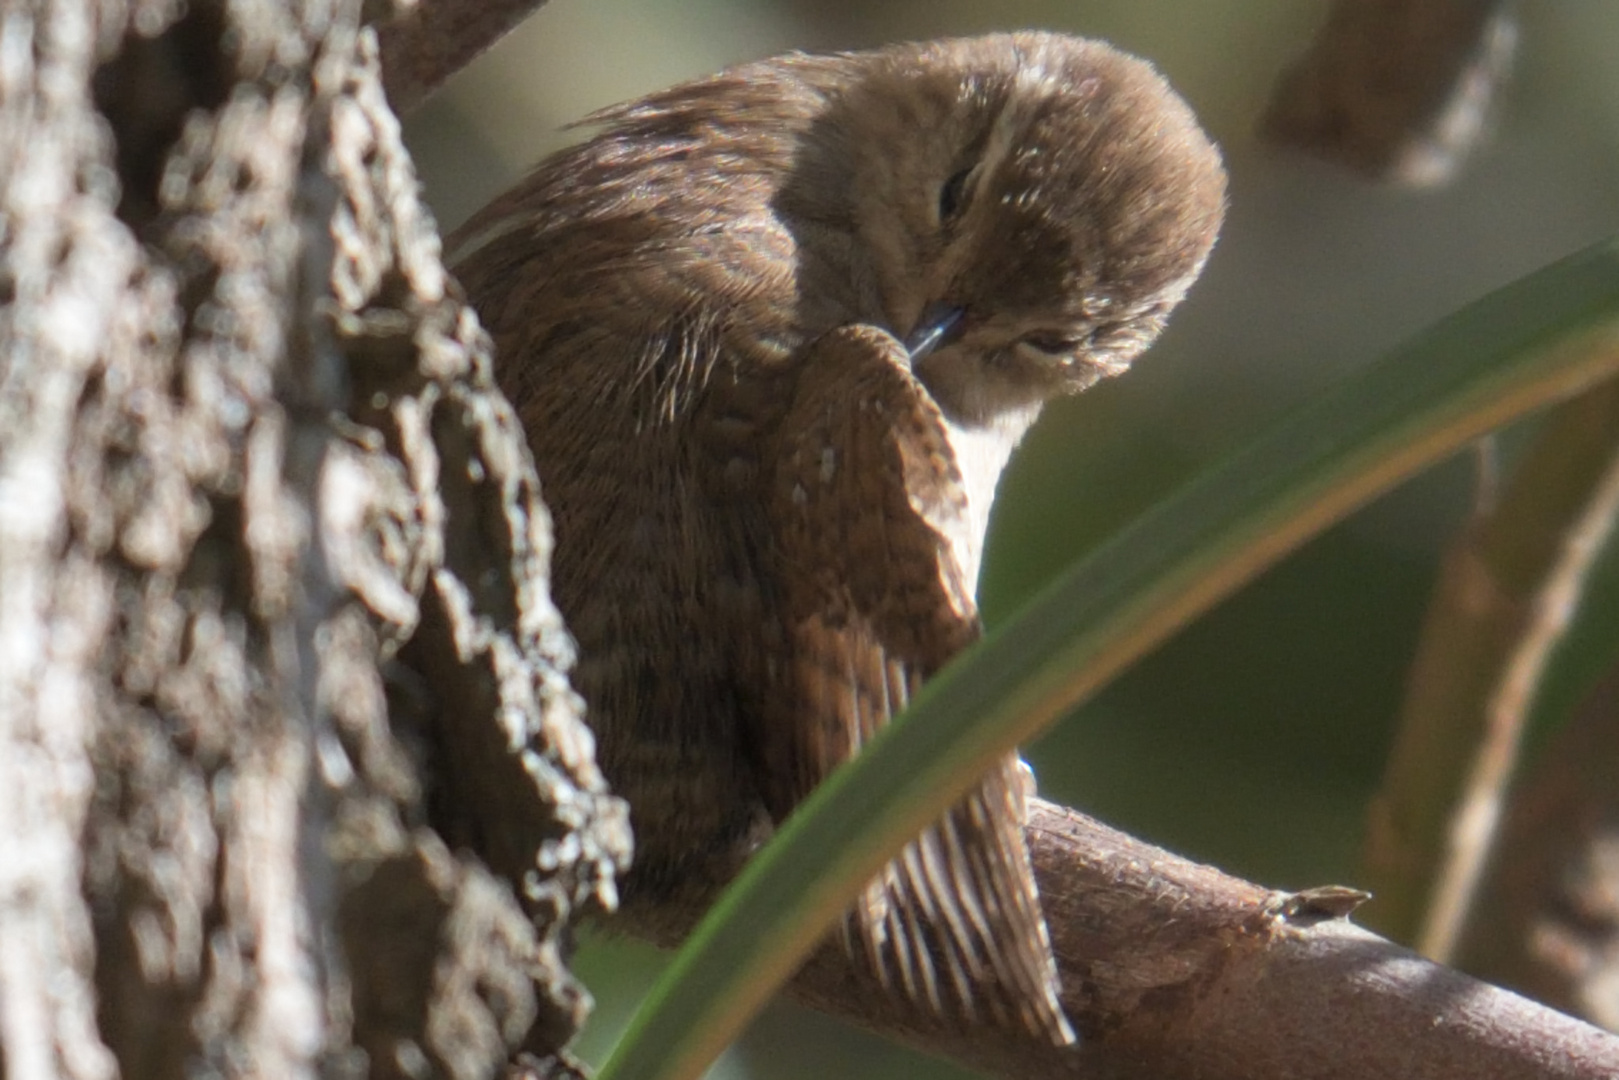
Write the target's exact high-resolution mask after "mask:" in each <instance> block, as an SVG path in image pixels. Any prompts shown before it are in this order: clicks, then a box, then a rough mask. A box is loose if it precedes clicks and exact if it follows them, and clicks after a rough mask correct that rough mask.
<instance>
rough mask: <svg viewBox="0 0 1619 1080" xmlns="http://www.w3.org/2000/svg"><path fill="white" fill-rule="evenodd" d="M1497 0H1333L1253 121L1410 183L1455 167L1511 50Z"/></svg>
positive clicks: (1293, 142) (1506, 17)
mask: <svg viewBox="0 0 1619 1080" xmlns="http://www.w3.org/2000/svg"><path fill="white" fill-rule="evenodd" d="M1516 36H1517V34H1516V29H1515V24H1514V22H1513V19H1512V17H1511V15H1510V14H1508V13H1507V11H1506V8H1505V5H1504V4H1503V3H1501V0H1339V2H1338V3H1336V4H1334V5H1333V8H1332V11H1331V13H1330V14H1329V15H1328V17H1327V22H1326V24H1325V25H1324V26H1323V27H1322V30H1321V34H1320V36H1319V37H1317V39H1316V40H1315V42H1314V44H1312V45H1311V47H1310V50H1309V52H1308V53H1306V54H1305V56H1304V57H1303V58H1302V59H1301V60H1300V61H1299V62H1298V64H1296V65H1295V66H1294V67H1293V68H1292V69H1291V70H1289V71H1288V72H1287V73H1286V74H1285V75H1283V76H1282V78H1281V79H1280V80H1279V81H1278V82H1277V85H1276V90H1275V92H1274V93H1273V94H1272V96H1271V101H1270V105H1269V106H1268V107H1267V108H1266V110H1265V115H1264V117H1263V118H1262V119H1261V121H1260V134H1261V135H1262V136H1264V137H1265V138H1266V139H1269V140H1270V141H1271V142H1274V143H1277V144H1278V145H1282V146H1289V147H1293V148H1296V149H1300V150H1304V151H1306V152H1308V153H1312V154H1315V155H1317V156H1319V157H1323V158H1327V159H1328V160H1331V161H1335V162H1338V163H1339V164H1342V165H1346V166H1348V167H1350V168H1352V169H1355V170H1356V171H1358V172H1362V173H1366V174H1368V175H1370V176H1372V177H1374V178H1376V179H1380V180H1388V181H1391V182H1393V183H1397V184H1405V185H1408V186H1412V187H1426V186H1430V185H1434V184H1441V183H1444V182H1445V181H1447V180H1449V179H1450V178H1451V176H1452V175H1454V173H1455V171H1456V168H1457V167H1458V165H1459V164H1460V163H1461V161H1462V160H1463V159H1465V158H1466V156H1467V153H1468V151H1469V150H1471V149H1472V147H1473V145H1474V144H1475V143H1476V142H1477V140H1478V137H1479V135H1480V133H1481V132H1482V130H1483V128H1484V124H1485V120H1486V118H1487V115H1488V111H1489V106H1490V99H1491V97H1492V96H1493V95H1494V92H1495V88H1496V86H1497V84H1498V83H1499V82H1500V81H1501V79H1502V77H1503V75H1504V73H1505V71H1506V69H1507V67H1508V66H1509V64H1510V62H1511V58H1512V52H1513V46H1514V43H1515V39H1516Z"/></svg>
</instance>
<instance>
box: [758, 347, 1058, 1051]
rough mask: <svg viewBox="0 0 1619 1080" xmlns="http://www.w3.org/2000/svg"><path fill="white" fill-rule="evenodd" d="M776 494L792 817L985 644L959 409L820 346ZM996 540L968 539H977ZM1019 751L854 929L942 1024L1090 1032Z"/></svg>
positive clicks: (769, 764) (773, 508)
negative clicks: (1032, 847)
mask: <svg viewBox="0 0 1619 1080" xmlns="http://www.w3.org/2000/svg"><path fill="white" fill-rule="evenodd" d="M801 371H802V374H801V375H800V378H799V382H798V385H797V387H796V389H795V391H794V395H793V399H792V402H791V404H790V405H789V406H788V411H787V414H786V416H785V418H784V420H783V422H782V424H781V426H780V428H779V429H778V431H779V436H778V437H779V438H780V440H781V444H780V445H779V446H778V447H777V452H776V454H775V455H774V457H773V460H774V461H775V462H776V472H775V475H774V477H773V478H772V481H771V490H770V493H769V496H768V511H767V512H768V514H769V517H770V528H771V534H772V536H773V537H774V544H775V557H776V558H777V559H778V560H779V565H778V568H777V569H778V572H777V573H776V574H775V575H774V580H775V583H776V588H777V589H778V590H779V596H778V603H779V604H780V609H779V610H780V611H781V613H782V624H783V631H784V633H785V635H786V638H787V642H788V646H789V649H788V659H787V661H786V663H785V665H784V666H780V667H779V668H778V670H777V671H776V672H775V675H774V678H773V680H772V684H773V692H772V693H771V694H769V695H767V698H768V700H767V701H766V702H765V703H764V708H763V709H762V711H761V712H762V715H761V717H760V721H761V723H760V730H759V731H758V732H756V739H757V741H756V750H757V752H758V753H759V754H760V755H761V757H762V761H761V772H762V774H763V775H762V777H761V784H762V787H763V788H764V793H765V797H766V800H767V802H768V803H769V805H770V809H771V812H772V814H774V815H775V816H776V817H777V819H778V820H779V819H780V818H781V817H783V816H785V814H786V813H787V812H789V811H790V810H791V809H792V807H793V806H795V805H796V804H797V803H798V802H799V801H801V800H802V799H803V798H804V797H805V796H806V795H808V793H809V792H810V791H811V790H812V789H813V788H814V787H815V786H816V785H817V784H819V783H820V782H821V781H822V780H824V779H825V778H826V777H827V775H828V774H829V773H831V771H832V770H833V769H835V768H837V767H838V766H839V765H841V764H843V763H844V762H845V761H847V760H849V759H850V758H851V757H853V756H854V755H855V754H856V753H858V752H859V750H860V747H861V745H862V744H863V743H864V742H865V741H866V740H867V739H868V738H870V737H871V736H872V735H873V734H875V733H876V731H877V730H878V729H880V728H881V727H883V726H884V725H885V724H887V723H888V721H889V720H890V719H891V718H892V717H893V716H894V715H895V714H896V713H898V712H899V711H900V710H901V709H902V708H904V706H905V704H906V702H907V701H908V700H909V699H910V697H911V695H912V694H914V693H915V692H916V691H917V689H918V688H919V687H920V686H921V684H922V682H923V680H925V679H927V678H928V677H930V676H932V675H933V674H934V673H935V672H936V671H938V670H939V669H940V668H941V667H943V666H944V665H945V664H946V663H947V662H948V661H949V660H950V659H951V657H953V656H955V655H956V654H957V653H958V652H960V651H961V650H962V649H964V648H965V647H967V646H968V645H970V644H971V643H972V642H973V641H975V640H977V638H978V637H979V635H980V627H979V620H978V609H977V605H976V604H975V603H974V600H973V582H972V581H970V580H967V578H966V575H965V572H964V568H963V567H964V561H965V559H964V555H963V553H962V549H961V547H960V545H961V544H962V543H963V542H964V540H965V538H967V537H968V536H969V532H968V530H969V529H970V528H971V526H970V525H969V523H968V519H967V509H968V508H967V499H966V494H965V490H964V487H963V485H962V479H961V474H960V471H959V469H958V468H957V464H956V460H955V455H954V454H953V452H952V449H951V444H950V441H949V438H948V434H947V431H946V428H945V422H944V418H943V417H942V416H941V414H940V412H939V410H938V407H937V406H936V405H934V403H933V401H932V399H931V398H930V397H929V396H928V394H927V392H926V391H925V390H924V389H923V387H922V386H921V385H920V384H919V383H918V382H917V381H916V379H915V377H914V376H913V375H912V374H911V371H910V362H909V357H908V356H907V354H906V352H905V349H904V347H903V346H901V345H900V343H899V342H898V341H896V340H895V339H894V338H893V337H892V336H890V335H889V334H887V333H885V332H883V331H881V330H879V329H876V328H874V327H870V326H851V327H845V328H842V329H839V330H836V331H833V332H831V333H829V334H827V335H825V336H824V337H822V338H821V339H819V340H818V341H817V342H816V343H815V344H814V345H812V346H811V352H810V354H809V355H808V356H806V357H805V358H804V363H803V365H802V368H801ZM981 539H982V538H981V537H980V538H977V540H970V541H965V542H969V543H976V542H979V541H981ZM1022 770H1023V766H1022V763H1021V762H1020V761H1019V760H1018V758H1017V756H1016V754H1012V755H1009V756H1008V757H1006V758H1005V759H1004V760H1002V761H1001V762H1000V763H999V764H998V765H997V766H996V767H995V768H994V770H992V771H991V772H990V774H989V775H988V776H986V777H985V778H984V780H983V781H982V783H980V784H979V786H978V787H977V788H976V789H974V790H973V791H972V792H971V793H970V794H969V795H968V796H967V797H966V798H965V799H963V800H962V801H961V802H960V803H958V804H957V805H955V806H954V807H952V808H951V809H950V811H949V812H948V813H947V814H946V815H945V816H944V818H942V819H941V820H940V821H938V822H937V823H936V824H934V825H933V826H931V827H930V828H929V829H928V830H927V831H926V832H924V833H923V834H922V835H921V836H920V837H918V838H917V839H916V840H914V841H912V842H911V843H910V844H909V845H907V846H906V848H905V849H904V851H903V852H902V853H901V854H900V855H899V856H898V857H897V858H895V859H894V861H893V862H891V863H890V864H889V865H888V866H887V867H886V868H884V870H883V872H882V873H881V875H879V876H878V877H877V879H876V880H874V881H872V882H871V884H870V885H868V886H867V887H866V889H865V891H864V893H863V894H862V896H861V898H860V900H859V901H858V902H857V904H856V905H855V908H854V910H853V911H852V912H851V913H850V915H849V916H848V919H847V921H846V924H845V940H846V943H847V944H848V946H849V948H850V953H851V955H852V956H853V957H854V959H855V960H856V961H857V963H862V964H864V965H865V966H868V967H869V968H870V969H871V971H872V973H873V974H875V975H876V976H877V978H879V979H880V980H882V982H883V983H884V984H885V985H888V986H896V985H897V986H898V987H899V988H900V989H902V990H903V991H904V992H905V994H906V995H907V996H908V997H909V998H910V999H911V1000H912V1001H914V1002H916V1003H917V1004H919V1005H921V1006H923V1007H924V1008H926V1009H928V1010H930V1011H931V1012H933V1013H934V1014H936V1015H939V1016H941V1017H946V1018H961V1019H965V1020H967V1021H980V1020H982V1019H983V1011H984V1010H987V1012H988V1013H989V1019H990V1020H991V1021H993V1022H994V1023H996V1024H997V1025H998V1026H1002V1027H1008V1026H1011V1027H1022V1028H1026V1029H1027V1030H1029V1031H1031V1032H1033V1033H1035V1034H1038V1035H1042V1036H1046V1037H1049V1038H1050V1039H1051V1040H1052V1041H1054V1042H1057V1043H1059V1044H1066V1043H1069V1042H1072V1041H1073V1039H1074V1035H1073V1031H1072V1028H1070V1026H1069V1024H1068V1021H1067V1019H1066V1017H1065V1016H1064V1015H1063V1011H1062V1007H1061V1005H1060V1004H1059V1003H1058V1000H1057V975H1056V970H1055V966H1054V964H1053V961H1052V958H1051V946H1050V940H1049V937H1048V935H1047V931H1046V926H1045V921H1044V918H1043V917H1042V915H1041V911H1040V904H1039V898H1038V896H1037V894H1036V892H1035V886H1034V877H1033V874H1032V872H1031V869H1030V864H1029V853H1028V849H1027V848H1026V847H1025V845H1024V841H1023V834H1022V828H1021V826H1022V823H1023V821H1024V819H1025V816H1026V807H1025V792H1024V787H1025V783H1026V781H1025V778H1024V774H1023V771H1022Z"/></svg>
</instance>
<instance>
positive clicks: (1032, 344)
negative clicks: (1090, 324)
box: [1023, 334, 1085, 356]
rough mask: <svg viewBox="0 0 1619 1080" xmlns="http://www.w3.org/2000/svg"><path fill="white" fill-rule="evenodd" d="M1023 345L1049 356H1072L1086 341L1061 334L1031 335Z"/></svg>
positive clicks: (1024, 340)
mask: <svg viewBox="0 0 1619 1080" xmlns="http://www.w3.org/2000/svg"><path fill="white" fill-rule="evenodd" d="M1023 344H1025V345H1027V346H1028V347H1029V348H1031V349H1033V350H1035V351H1036V352H1042V353H1045V354H1046V355H1047V356H1071V355H1073V354H1074V353H1076V352H1078V351H1079V348H1080V346H1082V345H1084V344H1085V339H1084V338H1079V337H1063V336H1062V335H1061V334H1030V335H1029V336H1028V337H1026V338H1024V339H1023Z"/></svg>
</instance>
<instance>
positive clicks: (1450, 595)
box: [1365, 382, 1619, 944]
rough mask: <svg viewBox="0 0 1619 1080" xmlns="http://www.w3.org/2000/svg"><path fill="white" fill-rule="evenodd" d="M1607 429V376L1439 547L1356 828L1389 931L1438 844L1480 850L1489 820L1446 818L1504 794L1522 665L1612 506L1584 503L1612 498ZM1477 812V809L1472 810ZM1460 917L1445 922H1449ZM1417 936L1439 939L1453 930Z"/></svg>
mask: <svg viewBox="0 0 1619 1080" xmlns="http://www.w3.org/2000/svg"><path fill="white" fill-rule="evenodd" d="M1616 438H1619V384H1616V383H1612V382H1610V383H1607V384H1604V385H1602V386H1599V387H1597V388H1596V389H1594V390H1592V391H1590V392H1589V393H1587V394H1585V395H1582V396H1581V397H1579V398H1577V399H1575V400H1573V401H1570V402H1568V403H1567V404H1565V405H1562V406H1560V407H1558V408H1557V409H1556V410H1554V411H1553V412H1552V413H1551V415H1550V416H1549V417H1548V418H1547V421H1546V426H1545V428H1544V430H1543V432H1542V434H1541V436H1540V437H1539V439H1538V440H1537V442H1536V444H1535V446H1534V447H1533V448H1532V449H1531V451H1530V452H1529V454H1528V455H1527V456H1526V458H1525V459H1524V461H1523V463H1522V464H1521V465H1520V467H1519V469H1518V471H1517V473H1516V475H1515V476H1514V477H1513V479H1512V481H1511V483H1510V485H1509V486H1508V489H1507V491H1506V492H1505V493H1504V494H1503V495H1502V497H1501V499H1500V502H1499V504H1498V505H1497V506H1496V507H1495V508H1493V510H1492V511H1491V512H1489V513H1487V514H1483V515H1480V516H1479V517H1478V518H1477V519H1475V521H1474V522H1473V523H1472V524H1471V525H1470V526H1469V528H1468V529H1467V531H1466V532H1465V533H1464V535H1463V537H1462V539H1461V540H1460V541H1458V543H1457V544H1456V546H1455V547H1454V548H1453V550H1452V551H1451V552H1450V553H1449V554H1448V555H1447V556H1446V558H1445V562H1444V565H1443V567H1442V568H1441V572H1440V584H1439V587H1438V590H1437V592H1436V594H1435V597H1434V601H1433V604H1432V607H1431V608H1430V612H1429V616H1428V622H1427V626H1426V627H1425V628H1424V631H1423V643H1422V645H1421V647H1420V648H1419V651H1418V654H1417V658H1416V661H1415V662H1414V664H1413V667H1412V672H1411V682H1410V687H1409V689H1408V691H1407V695H1406V701H1405V704H1404V707H1403V710H1402V714H1403V716H1402V722H1401V728H1400V733H1399V735H1398V737H1397V739H1396V742H1395V747H1394V751H1393V753H1392V755H1391V756H1390V761H1389V766H1388V771H1387V774H1386V776H1385V778H1384V783H1383V789H1382V791H1381V792H1380V794H1379V795H1378V798H1377V800H1376V801H1375V802H1374V804H1373V806H1372V812H1371V821H1370V824H1369V828H1368V835H1367V845H1366V855H1365V858H1366V867H1367V873H1368V879H1369V884H1370V887H1371V888H1372V890H1373V891H1374V892H1375V893H1376V894H1377V897H1378V899H1377V902H1376V903H1375V904H1373V905H1372V906H1370V907H1368V909H1367V917H1368V920H1369V921H1371V922H1373V923H1374V924H1375V925H1376V926H1377V927H1378V928H1379V929H1380V930H1382V931H1383V932H1385V933H1388V934H1390V936H1392V937H1395V938H1399V939H1403V940H1416V939H1417V937H1418V934H1419V930H1420V927H1421V926H1422V925H1423V923H1424V920H1425V918H1426V916H1425V913H1426V912H1427V911H1428V910H1429V909H1430V907H1431V906H1432V903H1433V899H1432V898H1433V897H1435V896H1436V895H1438V890H1439V888H1440V884H1439V882H1440V878H1441V874H1442V869H1441V867H1442V862H1443V859H1444V855H1443V853H1444V852H1445V850H1446V848H1447V845H1448V846H1450V847H1451V848H1452V849H1453V850H1457V851H1462V850H1463V848H1462V847H1461V846H1459V845H1458V843H1457V841H1465V843H1466V844H1467V845H1471V846H1470V847H1468V848H1466V851H1467V853H1466V854H1465V855H1458V860H1462V859H1465V861H1466V862H1467V863H1468V864H1470V865H1473V866H1475V867H1476V866H1477V865H1479V864H1480V863H1481V861H1482V852H1483V850H1484V849H1485V848H1487V847H1488V836H1489V833H1490V830H1489V829H1482V830H1480V829H1477V828H1471V827H1469V828H1466V829H1463V828H1461V827H1460V826H1458V825H1456V824H1454V823H1456V822H1458V821H1459V820H1461V819H1460V818H1459V817H1458V814H1459V813H1460V809H1459V808H1460V807H1461V806H1462V802H1463V799H1464V792H1467V791H1469V790H1471V791H1472V792H1473V794H1472V795H1470V796H1467V797H1468V798H1470V799H1471V800H1472V804H1473V805H1475V806H1488V805H1489V804H1490V802H1491V801H1492V800H1493V801H1498V800H1500V799H1501V798H1502V797H1503V794H1502V787H1503V785H1504V784H1505V782H1506V781H1507V779H1508V776H1509V774H1510V771H1511V765H1512V762H1513V760H1514V759H1515V754H1514V753H1512V752H1511V750H1510V748H1511V747H1512V746H1514V745H1515V744H1516V741H1517V731H1518V729H1519V728H1521V723H1522V718H1523V709H1524V708H1525V707H1526V706H1527V705H1528V703H1529V690H1530V689H1531V688H1532V685H1531V684H1534V683H1536V682H1537V681H1538V680H1536V679H1534V678H1532V677H1531V678H1528V679H1527V681H1525V676H1533V674H1534V671H1533V669H1534V668H1535V667H1536V666H1537V665H1538V664H1539V663H1540V661H1541V660H1542V659H1543V657H1544V650H1545V649H1546V648H1548V647H1549V645H1550V643H1551V642H1552V641H1553V640H1554V639H1555V637H1556V635H1557V631H1558V627H1559V626H1561V625H1562V622H1563V620H1564V619H1565V618H1566V612H1565V611H1564V608H1563V602H1562V598H1565V597H1566V596H1567V595H1568V594H1569V593H1570V591H1571V590H1573V582H1575V581H1577V579H1578V578H1579V577H1580V576H1581V574H1583V572H1584V567H1585V566H1586V565H1588V563H1589V559H1590V552H1589V550H1588V548H1587V546H1586V545H1588V544H1589V543H1590V542H1591V541H1590V540H1589V539H1581V538H1580V534H1581V532H1582V530H1584V531H1591V530H1596V531H1600V528H1601V526H1600V522H1601V518H1602V516H1603V514H1604V513H1611V512H1612V509H1613V508H1612V506H1606V507H1605V508H1604V507H1597V506H1596V504H1597V503H1598V502H1607V501H1610V500H1611V499H1612V498H1614V496H1613V492H1612V489H1611V486H1610V485H1611V484H1612V483H1613V482H1614V481H1613V471H1614V464H1613V462H1614V454H1615V447H1614V443H1615V439H1616ZM1604 493H1605V494H1604ZM1593 522H1594V523H1593ZM1492 732H1493V735H1492V734H1491V733H1492ZM1487 737H1489V738H1491V739H1493V743H1492V746H1493V747H1495V748H1493V749H1490V750H1488V751H1486V753H1487V754H1488V755H1490V756H1489V761H1490V764H1489V765H1488V767H1487V768H1486V767H1485V766H1482V765H1481V766H1480V767H1479V768H1478V770H1477V772H1476V776H1475V777H1474V778H1473V780H1471V781H1470V780H1469V770H1470V769H1472V768H1473V766H1472V763H1473V762H1475V761H1479V760H1481V758H1480V750H1479V748H1480V747H1481V746H1484V745H1485V742H1486V738H1487ZM1470 783H1471V788H1469V787H1468V785H1469V784H1470ZM1478 817H1479V814H1478V812H1476V811H1475V812H1473V818H1472V819H1470V820H1474V821H1476V819H1477V818H1478ZM1481 844H1482V846H1480V845H1481ZM1457 865H1461V863H1460V862H1458V864H1457ZM1472 872H1473V871H1469V873H1472ZM1466 891H1467V890H1465V889H1461V888H1459V887H1452V888H1451V892H1452V893H1455V894H1458V895H1460V894H1462V893H1465V892H1466ZM1450 906H1451V907H1452V908H1456V907H1457V905H1455V904H1452V905H1450ZM1463 906H1465V905H1463ZM1458 918H1459V915H1453V916H1451V917H1450V918H1449V919H1448V920H1447V921H1448V922H1450V923H1451V924H1452V926H1453V927H1454V924H1455V922H1456V921H1457V919H1458ZM1428 936H1429V937H1430V938H1431V940H1432V941H1433V942H1434V943H1436V944H1445V942H1446V940H1447V939H1453V938H1454V929H1452V930H1450V931H1447V932H1446V933H1445V934H1433V935H1428Z"/></svg>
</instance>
